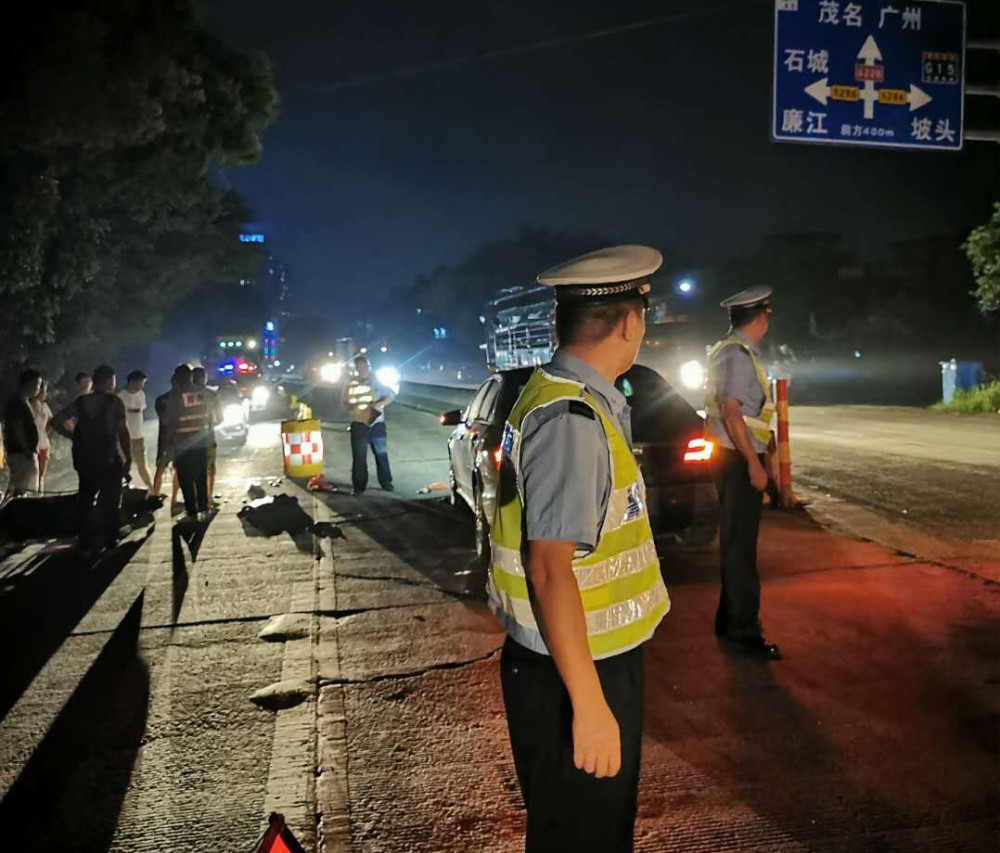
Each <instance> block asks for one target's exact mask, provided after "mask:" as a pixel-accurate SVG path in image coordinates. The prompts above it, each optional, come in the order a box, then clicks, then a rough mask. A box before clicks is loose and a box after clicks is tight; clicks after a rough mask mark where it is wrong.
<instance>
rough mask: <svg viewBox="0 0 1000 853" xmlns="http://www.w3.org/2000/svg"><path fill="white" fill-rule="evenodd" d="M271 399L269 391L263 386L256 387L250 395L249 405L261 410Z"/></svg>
mask: <svg viewBox="0 0 1000 853" xmlns="http://www.w3.org/2000/svg"><path fill="white" fill-rule="evenodd" d="M270 399H271V390H270V389H269V388H266V387H265V386H263V385H258V386H257V387H256V388H254V389H253V393H252V394H251V395H250V405H252V406H254V407H255V408H258V409H263V408H264V406H266V405H267V401H268V400H270Z"/></svg>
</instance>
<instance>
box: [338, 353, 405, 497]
mask: <svg viewBox="0 0 1000 853" xmlns="http://www.w3.org/2000/svg"><path fill="white" fill-rule="evenodd" d="M354 369H355V371H356V372H357V373H356V375H355V376H353V377H351V379H350V380H349V381H348V383H347V384H346V385H345V386H344V392H343V394H342V395H341V398H340V402H341V403H342V405H343V406H344V408H345V409H346V410H347V413H348V415H349V416H350V418H351V457H352V458H351V483H352V485H353V486H354V494H356V495H361V494H364V492H365V489H367V488H368V448H369V447H370V448H371V450H372V453H373V454H374V455H375V473H376V476H377V477H378V482H379V485H380V486H381V487H382V489H383V491H386V492H391V491H394V490H395V489H394V486H393V485H392V471H391V469H390V468H389V448H388V436H387V432H386V426H385V407H386V406H388V405H389V404H390V403H391V402H392V401H393V399H394V398H395V394H393V392H392V389H391V388H389V387H388V386H386V385H383V384H382V383H381V382H379V381H378V379H376V378H375V377H374V376H373V375H372V366H371V364H370V363H369V361H368V359H367V358H365V357H364V356H363V355H359V356H357V357H356V358H355V359H354Z"/></svg>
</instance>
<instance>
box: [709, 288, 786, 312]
mask: <svg viewBox="0 0 1000 853" xmlns="http://www.w3.org/2000/svg"><path fill="white" fill-rule="evenodd" d="M772 293H774V288H773V287H771V286H769V285H766V284H760V285H757V286H756V287H749V288H747V289H746V290H741V291H740V292H739V293H734V294H733V295H732V296H730V297H728V298H727V299H723V300H722V302H720V303H719V304H720V305H721V306H722V307H723V308H729V309H730V310H732V309H733V308H756V307H757V306H763V307H765V308H770V307H771V294H772Z"/></svg>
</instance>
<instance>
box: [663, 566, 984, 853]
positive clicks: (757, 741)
mask: <svg viewBox="0 0 1000 853" xmlns="http://www.w3.org/2000/svg"><path fill="white" fill-rule="evenodd" d="M916 571H917V570H916V569H914V568H913V567H909V566H900V567H899V569H898V571H897V570H889V572H890V573H889V574H888V576H885V577H875V576H871V575H870V576H869V577H868V578H859V579H853V578H852V579H851V580H850V582H849V583H844V581H843V580H842V579H836V580H834V581H829V580H825V579H820V580H819V581H816V582H811V583H810V585H808V586H806V585H803V586H802V587H801V588H800V589H799V590H798V591H797V592H791V591H787V592H786V590H789V589H790V588H789V587H787V586H786V587H785V588H784V589H779V588H778V587H772V588H771V590H770V593H771V596H772V598H774V597H777V596H778V595H779V594H782V593H784V594H785V595H786V596H787V600H783V603H784V604H785V605H786V607H785V608H783V610H782V612H784V613H785V614H787V613H789V610H788V607H789V606H794V607H795V610H796V615H795V616H794V619H791V618H788V617H787V615H786V619H785V624H784V626H783V628H782V633H781V634H780V635H779V636H778V637H777V639H779V640H782V641H783V644H782V648H783V651H784V653H785V660H783V661H781V662H775V663H767V662H763V661H759V660H755V659H752V658H748V657H746V656H744V655H742V654H740V653H739V652H736V651H730V650H729V648H728V647H727V646H725V644H723V643H721V641H720V642H719V643H718V646H717V656H716V654H715V653H714V652H715V650H716V645H715V644H714V643H709V642H708V641H707V640H701V639H700V638H699V637H698V636H696V635H693V634H692V631H697V630H698V629H699V626H703V630H704V631H706V632H708V631H710V630H711V617H710V614H711V612H712V607H714V599H715V591H714V590H704V591H700V592H699V591H694V592H690V593H687V594H686V595H683V596H682V595H680V594H679V595H678V597H677V598H678V604H683V603H687V604H688V605H689V606H690V607H691V608H692V609H693V610H695V611H697V612H695V613H693V614H691V615H686V614H683V613H678V614H677V615H676V620H675V625H674V626H671V625H670V624H669V623H668V624H667V626H666V628H664V629H661V633H660V635H658V636H657V637H655V638H654V639H653V640H652V641H651V643H650V644H649V648H648V649H647V651H648V652H650V653H651V654H649V655H648V657H647V680H648V683H649V690H648V693H647V701H646V733H647V736H648V737H649V738H650V740H651V741H652V742H653V743H651V744H650V753H651V759H652V761H653V762H654V765H655V766H656V768H657V770H659V769H660V767H661V766H662V765H664V763H665V766H666V767H668V768H669V767H672V766H675V764H676V762H677V759H679V760H680V763H681V764H682V765H683V766H686V767H690V768H692V769H693V770H694V771H695V775H694V777H693V779H694V780H695V781H694V782H693V784H689V785H688V788H689V790H688V791H685V792H684V793H678V791H677V790H676V789H674V788H672V786H671V785H670V784H669V783H666V782H660V781H657V782H655V783H652V784H653V786H654V789H655V794H654V793H653V792H652V790H651V789H647V791H648V792H649V794H648V796H647V802H648V803H655V805H651V806H647V808H649V809H650V813H648V814H646V815H645V817H646V818H647V819H648V820H649V821H650V824H651V825H657V824H658V823H659V822H660V821H663V820H671V819H673V820H676V819H677V818H676V817H674V818H672V817H671V816H672V815H677V814H678V813H684V814H687V815H689V818H688V819H689V820H691V821H692V826H690V827H689V828H688V829H687V832H689V833H692V834H691V836H690V837H697V838H698V839H699V843H700V845H702V846H703V847H704V849H733V848H732V847H730V846H729V844H730V843H731V840H732V838H733V837H739V836H741V835H742V836H744V837H747V838H749V837H753V838H755V839H756V840H757V841H758V842H759V849H765V848H766V849H782V850H783V849H786V847H787V849H803V850H810V851H839V850H850V851H856V853H895V852H896V851H898V853H937V851H940V850H949V851H952V850H955V851H957V850H962V851H966V853H979V851H982V853H988V851H989V853H992V851H995V850H996V839H997V837H998V831H1000V825H998V814H1000V761H998V743H997V739H998V735H997V733H998V732H1000V714H998V712H997V707H996V703H995V702H991V701H990V700H991V698H992V697H991V695H990V688H989V682H988V681H984V680H983V676H984V675H985V674H986V673H988V672H990V671H991V668H992V671H995V662H996V651H997V644H996V636H997V631H998V629H1000V618H998V617H997V615H996V612H995V609H990V608H989V607H987V606H985V605H984V606H979V605H977V604H975V603H974V602H973V601H972V600H970V599H968V598H959V597H957V595H956V596H954V597H952V598H950V599H949V598H945V597H943V598H942V599H940V600H938V601H936V602H935V603H934V604H933V605H931V604H930V603H928V602H927V601H922V598H923V596H925V595H926V593H927V590H928V589H932V588H934V587H929V586H922V585H921V584H922V582H921V580H920V579H919V577H913V579H912V581H913V582H912V588H907V589H901V588H900V586H899V581H900V580H901V579H906V577H907V575H906V574H905V573H906V572H911V573H915V572H916ZM934 583H940V586H939V587H937V588H939V589H954V587H953V584H955V583H956V582H955V579H954V578H952V577H950V576H948V575H943V576H941V577H938V578H937V579H935V580H934ZM959 583H961V582H959ZM765 594H767V593H765ZM793 596H794V597H793ZM668 618H670V617H668ZM672 627H673V632H671V628H672ZM685 649H687V650H688V651H689V652H695V654H688V655H686V656H685V655H684V654H683V651H684V650H685ZM678 651H680V652H681V654H680V655H678ZM664 756H674V758H673V759H667V760H666V762H664ZM662 773H663V771H660V775H661V778H662ZM653 775H654V776H655V775H656V773H655V772H654V774H653ZM705 780H708V781H705ZM717 833H723V834H719V835H717ZM748 849H749V848H748Z"/></svg>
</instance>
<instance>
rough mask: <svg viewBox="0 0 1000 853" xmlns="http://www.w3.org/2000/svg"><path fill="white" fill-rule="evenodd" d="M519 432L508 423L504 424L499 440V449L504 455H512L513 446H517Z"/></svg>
mask: <svg viewBox="0 0 1000 853" xmlns="http://www.w3.org/2000/svg"><path fill="white" fill-rule="evenodd" d="M519 436H520V433H519V432H518V431H517V430H516V429H514V427H512V426H511V425H510V424H504V428H503V439H501V441H500V451H501V452H502V453H503V455H504V456H506V457H513V455H514V448H515V447H516V446H517V439H518V437H519Z"/></svg>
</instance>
